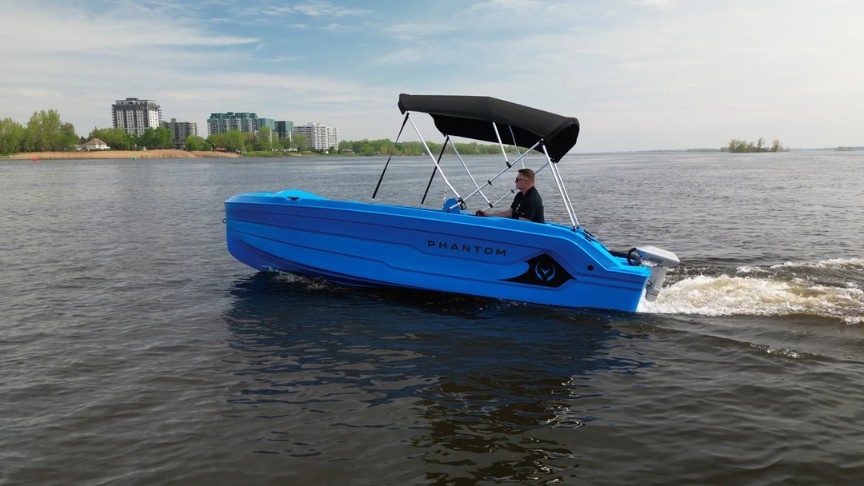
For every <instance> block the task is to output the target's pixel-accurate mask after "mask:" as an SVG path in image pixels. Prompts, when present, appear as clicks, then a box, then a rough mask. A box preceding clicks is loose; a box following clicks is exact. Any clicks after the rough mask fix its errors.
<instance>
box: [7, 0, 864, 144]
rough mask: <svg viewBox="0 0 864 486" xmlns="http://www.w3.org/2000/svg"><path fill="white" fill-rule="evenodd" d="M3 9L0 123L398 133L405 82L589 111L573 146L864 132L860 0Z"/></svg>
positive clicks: (220, 2) (37, 4)
mask: <svg viewBox="0 0 864 486" xmlns="http://www.w3.org/2000/svg"><path fill="white" fill-rule="evenodd" d="M0 12H2V13H0V46H2V47H0V66H2V67H0V119H3V118H11V119H13V120H15V121H17V122H19V123H21V124H22V125H26V123H27V121H28V120H29V119H30V117H31V116H32V115H33V113H34V112H38V111H41V110H49V109H54V110H57V111H58V112H59V114H60V116H61V118H62V120H63V121H64V122H69V123H72V124H73V125H74V126H75V129H76V131H77V132H78V134H79V135H82V136H86V135H87V134H89V133H90V131H91V130H92V129H93V128H97V127H98V128H109V127H111V105H112V104H113V103H114V102H115V101H116V100H121V99H125V98H139V99H149V100H154V101H156V102H157V103H158V104H159V105H160V106H161V108H162V113H163V119H164V120H170V119H171V118H176V119H177V121H191V122H196V123H197V124H198V131H199V135H201V136H204V137H206V136H207V135H208V134H207V124H206V121H207V118H208V117H209V116H210V114H211V113H218V112H229V111H231V112H254V113H257V115H258V116H259V117H265V118H273V119H276V120H290V121H293V122H294V123H295V124H298V125H299V124H305V123H307V122H318V123H322V124H324V125H327V126H331V127H335V128H337V130H338V134H339V138H340V139H341V140H362V139H380V138H389V139H391V140H393V139H395V138H396V135H397V133H398V131H399V127H400V125H401V122H402V115H401V114H400V112H399V109H398V107H397V105H396V103H397V100H398V97H399V94H400V93H409V94H439V95H481V96H492V97H496V98H500V99H504V100H507V101H511V102H514V103H519V104H523V105H528V106H532V107H535V108H539V109H542V110H546V111H550V112H554V113H558V114H560V115H565V116H573V117H576V118H578V119H579V121H580V124H581V128H582V129H581V133H580V136H579V142H578V143H577V145H576V147H574V149H572V150H571V153H580V152H581V153H593V152H617V151H636V150H667V149H668V150H678V149H688V148H720V147H722V146H725V145H727V144H728V142H729V141H730V140H731V139H733V138H734V139H742V140H748V141H756V140H758V139H759V138H760V137H764V138H765V140H766V141H768V142H769V143H770V142H771V141H773V140H774V139H778V140H780V142H781V143H782V144H783V145H784V146H788V147H791V148H823V147H837V146H861V145H864V129H862V128H864V120H862V119H864V2H861V1H860V0H821V1H819V2H814V1H812V0H808V1H801V0H725V1H719V2H715V1H708V0H704V1H703V0H618V1H616V0H607V1H599V0H598V1H595V0H568V1H563V0H561V1H558V0H485V1H484V0H481V1H471V0H458V1H457V0H436V1H414V0H398V1H391V0H374V1H364V0H357V1H347V0H344V1H336V0H329V1H278V0H243V1H233V0H207V1H199V0H182V1H179V0H134V1H126V0H117V1H105V0H88V1H69V0H57V1H55V0H28V1H11V0H3V5H2V10H0ZM427 130H431V129H430V128H429V126H428V125H427V126H425V127H424V126H423V125H422V124H421V131H423V132H424V136H426V137H428V138H429V139H431V140H433V141H440V136H439V135H438V134H437V133H434V134H433V133H426V131H427ZM433 135H434V136H433Z"/></svg>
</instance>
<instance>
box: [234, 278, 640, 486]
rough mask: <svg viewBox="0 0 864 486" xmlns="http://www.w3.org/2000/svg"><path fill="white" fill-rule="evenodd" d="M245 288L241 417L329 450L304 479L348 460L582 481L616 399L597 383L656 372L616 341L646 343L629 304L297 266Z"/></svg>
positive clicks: (269, 445) (297, 445)
mask: <svg viewBox="0 0 864 486" xmlns="http://www.w3.org/2000/svg"><path fill="white" fill-rule="evenodd" d="M231 293H232V294H233V295H234V304H233V306H232V307H231V309H230V310H229V311H228V312H227V313H226V314H225V320H226V322H227V323H228V327H229V330H230V332H231V337H230V341H229V346H230V347H231V349H232V355H231V357H230V358H228V359H227V362H228V363H229V371H230V372H231V373H233V374H234V375H235V376H236V377H237V381H236V384H235V386H234V387H232V389H231V390H230V392H229V396H228V402H229V404H230V407H231V410H230V412H228V413H227V414H226V415H229V416H237V417H248V416H249V415H250V414H251V415H252V416H254V417H256V418H261V419H265V420H263V421H259V422H258V423H259V424H260V427H258V428H255V429H251V430H249V434H250V436H249V437H246V438H244V442H246V443H251V444H254V445H253V446H252V448H251V449H250V452H256V453H271V454H280V455H287V456H289V457H295V458H298V459H300V458H305V457H309V456H320V457H318V458H317V459H316V461H315V463H316V465H312V464H309V463H305V462H298V465H297V469H296V471H297V477H301V478H302V477H304V475H307V474H312V473H313V469H314V472H315V473H316V474H317V473H320V471H318V469H317V468H319V467H323V466H324V465H325V464H329V463H331V462H339V464H341V465H345V467H346V468H347V469H345V470H344V471H342V470H340V469H338V468H337V469H331V470H329V472H327V473H326V474H327V475H328V478H327V479H328V480H330V481H334V480H341V479H350V478H352V477H353V478H354V479H356V473H352V472H351V471H354V468H358V467H359V468H362V469H363V470H364V473H363V474H364V477H370V478H371V477H375V478H378V479H381V480H382V481H385V482H387V481H390V482H393V483H394V484H395V483H398V482H400V481H410V480H414V481H418V480H422V481H435V482H438V483H442V484H444V483H446V484H451V483H453V482H454V481H462V480H504V479H509V480H530V479H531V478H545V479H546V480H554V479H555V478H567V477H571V476H572V475H573V474H574V471H575V468H577V467H578V466H579V461H580V453H579V450H578V449H579V444H580V442H582V443H584V442H583V441H582V440H581V439H580V434H581V433H582V431H584V430H586V429H590V427H583V426H585V425H586V424H590V423H591V422H593V421H595V420H598V419H599V418H601V417H602V413H603V409H604V407H608V406H609V399H608V397H606V396H605V395H604V392H603V390H602V389H600V388H598V383H597V382H596V381H597V380H596V379H595V378H593V377H594V376H595V375H597V374H606V373H611V374H624V375H626V374H633V373H636V372H637V371H638V370H639V369H640V368H643V367H646V366H652V364H651V363H647V362H640V361H638V360H634V359H631V358H622V357H621V354H620V353H618V352H617V351H616V350H617V349H618V348H619V347H621V346H626V345H627V344H626V343H627V342H629V341H630V340H632V339H640V338H642V336H640V335H638V334H631V333H632V330H630V331H622V330H617V329H616V327H618V328H621V327H625V328H626V327H628V326H614V324H616V323H622V322H626V321H629V320H632V319H634V317H633V315H632V314H629V313H620V314H619V313H611V314H610V313H605V314H600V313H587V314H586V313H582V314H580V313H576V312H574V311H572V310H565V309H560V308H553V307H538V306H532V305H524V304H515V303H510V302H504V301H497V300H489V299H480V298H474V297H467V296H457V295H447V294H440V293H433V292H407V291H392V290H371V289H361V290H358V289H354V288H347V287H340V286H335V285H333V284H329V283H322V282H320V281H317V280H310V279H306V278H300V277H296V276H290V275H288V274H280V275H274V274H268V273H259V274H255V275H252V276H250V277H248V278H244V279H241V280H239V281H237V282H236V283H235V285H234V287H233V289H231ZM601 381H602V380H601ZM262 444H263V445H262ZM382 455H385V456H387V457H390V458H392V460H390V461H384V462H382V461H381V459H380V458H381V457H382ZM348 466H350V467H348ZM304 467H308V468H311V469H308V470H304ZM343 473H344V474H345V476H344V477H342V474H343ZM352 474H354V476H352Z"/></svg>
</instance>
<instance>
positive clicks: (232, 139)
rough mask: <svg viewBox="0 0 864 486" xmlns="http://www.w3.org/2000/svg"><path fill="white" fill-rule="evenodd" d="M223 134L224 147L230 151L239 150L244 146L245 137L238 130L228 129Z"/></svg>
mask: <svg viewBox="0 0 864 486" xmlns="http://www.w3.org/2000/svg"><path fill="white" fill-rule="evenodd" d="M224 135H225V145H223V147H225V148H226V149H228V150H230V151H232V152H241V151H243V149H244V148H245V147H246V145H245V143H246V137H245V136H244V135H243V132H241V131H240V130H228V131H227V132H225V133H224Z"/></svg>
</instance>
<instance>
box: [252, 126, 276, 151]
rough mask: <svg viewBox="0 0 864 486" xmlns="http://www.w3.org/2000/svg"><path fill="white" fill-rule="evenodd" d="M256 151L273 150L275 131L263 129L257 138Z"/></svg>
mask: <svg viewBox="0 0 864 486" xmlns="http://www.w3.org/2000/svg"><path fill="white" fill-rule="evenodd" d="M255 150H264V151H270V150H273V130H271V129H270V127H261V129H260V130H258V134H257V135H256V136H255Z"/></svg>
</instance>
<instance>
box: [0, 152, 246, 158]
mask: <svg viewBox="0 0 864 486" xmlns="http://www.w3.org/2000/svg"><path fill="white" fill-rule="evenodd" d="M235 157H239V155H237V154H235V153H232V152H210V151H187V150H177V149H158V150H99V151H96V150H91V151H80V152H21V153H17V154H12V155H9V156H8V157H6V156H2V157H0V160H91V159H203V158H235Z"/></svg>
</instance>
